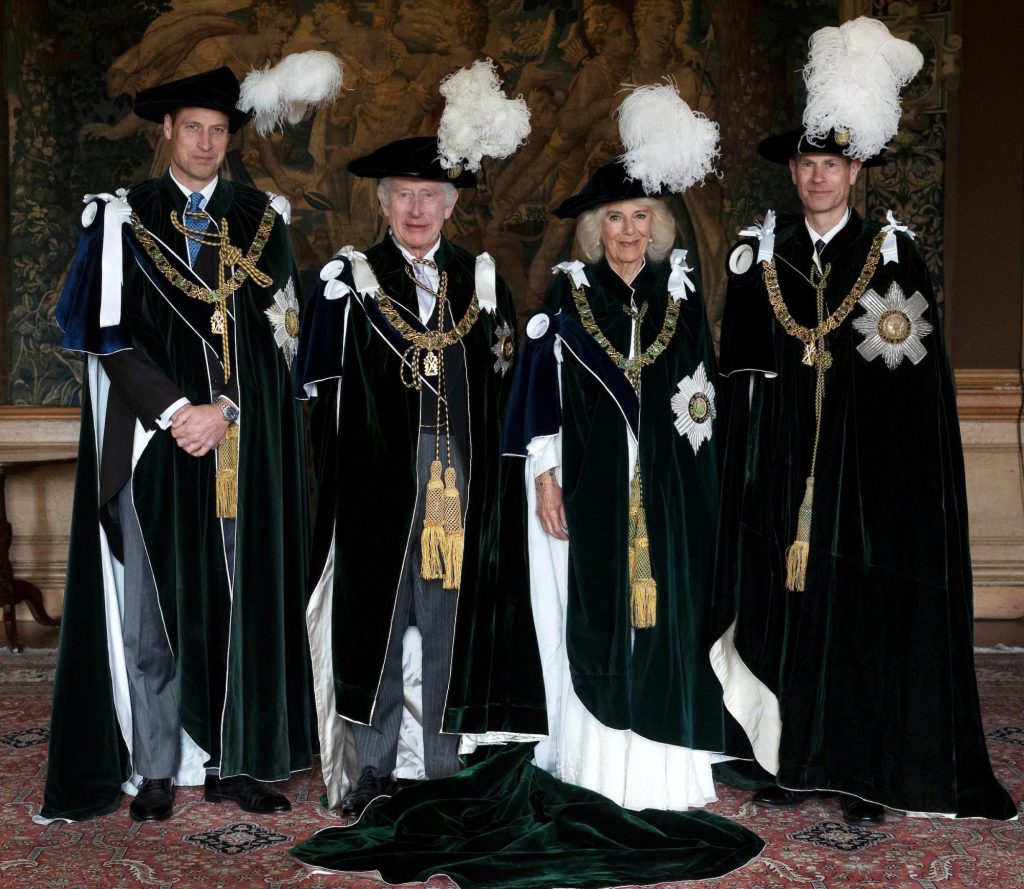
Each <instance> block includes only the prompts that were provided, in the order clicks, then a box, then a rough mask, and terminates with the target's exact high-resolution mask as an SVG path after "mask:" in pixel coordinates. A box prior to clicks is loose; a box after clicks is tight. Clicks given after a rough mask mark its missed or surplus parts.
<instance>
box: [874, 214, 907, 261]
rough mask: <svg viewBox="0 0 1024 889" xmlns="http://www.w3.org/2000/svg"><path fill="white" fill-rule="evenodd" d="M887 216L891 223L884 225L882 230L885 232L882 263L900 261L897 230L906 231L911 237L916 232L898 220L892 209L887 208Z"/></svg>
mask: <svg viewBox="0 0 1024 889" xmlns="http://www.w3.org/2000/svg"><path fill="white" fill-rule="evenodd" d="M885 218H886V219H888V220H889V224H888V225H883V226H882V231H884V232H885V240H884V241H882V265H885V264H886V263H888V262H896V263H898V262H899V261H900V260H899V256H898V254H897V251H896V232H906V233H907V235H908V236H909V237H910V238H911V239H913V238H914V237H915V235H914V233H913V232H912V231H911V230H910V229H909V228H907V226H905V225H903V224H902V223H900V222H897V221H896V217H895V216H893V215H892V210H886V212H885Z"/></svg>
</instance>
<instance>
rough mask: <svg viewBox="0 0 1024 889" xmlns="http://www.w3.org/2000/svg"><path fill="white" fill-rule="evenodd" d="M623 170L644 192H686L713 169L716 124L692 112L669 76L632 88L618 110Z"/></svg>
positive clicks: (716, 132) (715, 154)
mask: <svg viewBox="0 0 1024 889" xmlns="http://www.w3.org/2000/svg"><path fill="white" fill-rule="evenodd" d="M617 113H618V117H619V138H621V139H622V144H623V146H625V149H626V152H625V154H623V155H622V156H621V158H620V160H621V161H622V163H623V166H624V167H625V168H626V172H627V173H628V174H629V176H630V177H631V178H633V179H639V180H640V181H641V182H642V183H643V186H644V190H645V191H647V192H648V193H650V194H657V193H658V191H659V190H661V189H662V188H664V189H665V190H667V191H670V192H672V193H679V192H683V191H685V190H686V189H687V188H689V187H690V186H691V185H694V184H695V183H697V182H701V181H703V180H704V178H705V177H706V176H708V174H710V173H714V172H715V158H716V157H718V124H717V123H715V122H714V121H713V120H709V119H708V118H707V117H705V116H704V115H703V114H701V113H700V112H696V113H695V112H693V111H692V110H691V109H690V106H689V105H687V104H686V102H685V101H684V100H683V98H682V97H681V96H680V95H679V90H678V89H676V85H675V83H674V82H672V81H671V80H670V79H668V78H666V82H665V83H663V84H656V85H651V86H640V87H637V88H636V89H634V90H633V91H632V92H631V93H630V94H629V95H628V96H626V98H625V99H624V100H623V102H622V104H621V105H620V106H619V109H618V112H617Z"/></svg>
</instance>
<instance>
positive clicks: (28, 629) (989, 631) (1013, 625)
mask: <svg viewBox="0 0 1024 889" xmlns="http://www.w3.org/2000/svg"><path fill="white" fill-rule="evenodd" d="M59 632H60V630H59V628H58V627H42V626H40V625H39V624H37V623H36V622H35V621H33V620H31V619H29V620H19V621H18V638H19V640H20V641H21V644H22V645H23V646H24V647H25V648H26V649H28V648H56V647H57V638H58V634H59ZM6 643H7V640H6V638H5V639H4V645H5V646H6ZM974 644H975V645H976V646H977V647H978V648H991V647H992V646H994V645H1000V644H1001V645H1009V646H1012V647H1015V648H1024V620H978V621H975V622H974Z"/></svg>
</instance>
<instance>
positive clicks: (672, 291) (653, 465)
mask: <svg viewBox="0 0 1024 889" xmlns="http://www.w3.org/2000/svg"><path fill="white" fill-rule="evenodd" d="M555 212H556V214H557V215H560V216H563V217H575V216H579V215H580V214H583V215H582V217H581V219H580V222H579V224H578V228H577V238H576V243H577V251H578V253H579V254H580V255H582V256H583V257H584V258H585V259H586V260H588V262H587V264H584V263H582V262H572V263H563V264H562V265H561V266H559V267H558V268H556V269H555V274H556V278H555V281H554V282H553V284H552V286H551V289H550V290H549V292H548V297H547V301H546V303H545V306H544V309H543V311H542V312H540V313H538V314H537V315H536V316H534V318H533V319H532V320H531V321H530V322H529V324H528V326H527V345H526V349H525V352H524V360H523V362H522V364H521V366H520V369H519V372H518V374H519V375H518V379H517V386H516V391H515V395H514V397H515V398H516V399H517V402H518V407H517V410H516V411H515V412H514V414H513V416H512V419H511V421H510V423H509V425H508V427H507V429H506V433H507V437H506V451H507V452H509V453H515V454H520V455H522V456H525V457H526V458H527V466H526V486H527V490H528V496H529V499H530V506H531V510H530V512H531V513H533V514H534V518H533V519H532V527H531V532H530V560H531V566H530V575H531V588H532V600H533V606H534V617H535V623H536V624H537V627H538V635H539V637H540V643H541V653H542V658H543V660H544V669H545V686H546V692H547V698H548V719H549V723H550V725H551V739H550V741H548V742H546V743H544V744H542V745H540V747H539V749H538V753H537V759H538V763H539V764H540V765H541V766H542V767H544V768H545V769H547V770H549V771H551V772H552V773H554V774H555V775H557V776H558V777H560V778H562V779H563V780H565V781H568V782H571V783H575V784H580V785H582V786H585V787H588V788H590V789H593V790H597V791H599V792H601V793H603V794H605V795H606V796H609V797H610V798H612V799H614V800H615V801H616V802H618V803H620V804H622V805H625V806H627V807H629V808H647V807H656V808H672V809H682V808H687V807H690V806H701V805H704V804H706V803H708V802H710V801H712V800H714V799H715V794H714V785H713V782H712V780H711V763H712V761H714V759H715V753H716V751H719V750H721V749H722V719H723V717H722V713H723V711H722V698H721V690H720V688H719V687H718V684H717V683H716V681H715V678H714V675H713V674H712V672H711V669H710V665H709V662H708V659H707V655H706V651H707V647H708V646H707V644H706V643H707V640H706V637H705V633H704V630H705V625H706V619H705V615H706V604H707V601H708V595H709V592H710V583H711V570H712V563H713V558H714V533H715V520H716V512H717V509H716V504H717V493H718V485H717V477H716V460H715V436H714V418H715V392H714V388H713V385H712V383H711V381H712V380H713V379H714V372H715V364H714V353H713V351H712V346H711V339H710V336H709V334H708V329H707V322H706V319H705V315H704V306H703V302H702V300H701V297H700V293H699V291H698V290H697V289H696V287H695V285H694V283H693V282H692V281H691V280H690V278H689V277H688V274H689V273H690V272H692V270H691V269H688V268H686V265H685V251H683V250H674V251H671V259H670V261H668V262H665V261H663V260H664V258H665V257H667V256H668V255H669V253H670V250H671V246H672V241H673V238H674V226H673V224H672V219H671V216H670V215H669V213H668V210H667V209H666V208H665V206H664V204H663V202H661V201H659V200H657V199H654V198H650V197H648V196H647V195H646V193H645V192H644V190H643V188H642V186H641V184H640V183H639V182H637V181H633V180H630V179H628V178H627V177H626V174H625V172H624V169H623V167H622V166H621V164H619V163H613V164H609V165H607V166H606V167H603V168H601V170H599V171H598V172H597V173H596V174H595V176H594V177H593V179H591V181H590V182H589V183H588V184H587V186H586V187H585V188H584V189H583V191H582V192H581V193H580V194H579V195H577V196H575V197H573V198H570V199H569V200H568V201H566V202H565V203H564V204H562V206H561V207H559V208H558V210H556V211H555ZM637 501H639V503H638V502H637ZM631 507H632V508H631ZM640 517H642V518H643V519H645V523H646V530H645V529H644V527H643V525H644V522H642V521H641V522H638V518H640ZM652 590H653V595H652Z"/></svg>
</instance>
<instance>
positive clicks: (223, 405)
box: [217, 398, 238, 424]
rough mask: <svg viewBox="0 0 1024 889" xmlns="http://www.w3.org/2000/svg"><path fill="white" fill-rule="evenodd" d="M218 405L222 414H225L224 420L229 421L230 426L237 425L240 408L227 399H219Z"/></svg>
mask: <svg viewBox="0 0 1024 889" xmlns="http://www.w3.org/2000/svg"><path fill="white" fill-rule="evenodd" d="M217 404H218V405H219V407H220V412H221V413H222V414H224V419H225V420H227V422H228V423H229V424H231V423H237V422H238V408H237V407H235V406H234V405H233V404H232V403H231V402H230V401H228V400H227V399H226V398H218V399H217Z"/></svg>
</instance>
